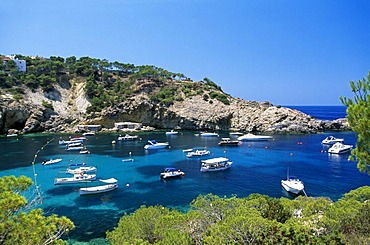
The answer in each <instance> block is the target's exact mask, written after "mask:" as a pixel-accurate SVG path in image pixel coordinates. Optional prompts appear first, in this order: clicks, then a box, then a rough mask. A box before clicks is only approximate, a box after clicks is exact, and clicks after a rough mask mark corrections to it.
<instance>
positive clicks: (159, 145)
mask: <svg viewBox="0 0 370 245" xmlns="http://www.w3.org/2000/svg"><path fill="white" fill-rule="evenodd" d="M167 146H169V144H168V143H167V142H165V143H158V142H157V141H156V140H148V144H146V145H145V146H144V149H145V150H157V149H163V148H166V147H167Z"/></svg>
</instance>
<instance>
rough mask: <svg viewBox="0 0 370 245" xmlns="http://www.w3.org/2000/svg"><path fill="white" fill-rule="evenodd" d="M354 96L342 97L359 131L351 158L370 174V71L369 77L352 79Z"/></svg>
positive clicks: (353, 123) (350, 123) (351, 124)
mask: <svg viewBox="0 0 370 245" xmlns="http://www.w3.org/2000/svg"><path fill="white" fill-rule="evenodd" d="M350 85H351V89H352V92H353V93H354V98H353V99H350V98H346V97H342V98H341V101H342V103H343V104H344V105H346V106H347V119H348V123H349V125H350V126H351V128H352V130H353V131H354V132H356V133H357V142H356V148H355V149H353V150H352V152H351V154H352V156H351V159H352V160H354V159H356V161H357V167H358V169H359V170H360V171H361V172H367V173H368V174H369V175H370V72H369V73H368V75H367V78H366V79H365V78H363V79H362V80H358V81H357V82H356V83H355V82H353V81H350Z"/></svg>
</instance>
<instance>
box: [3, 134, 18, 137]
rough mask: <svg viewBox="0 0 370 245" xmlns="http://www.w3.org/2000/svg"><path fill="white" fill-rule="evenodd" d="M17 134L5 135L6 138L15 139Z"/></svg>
mask: <svg viewBox="0 0 370 245" xmlns="http://www.w3.org/2000/svg"><path fill="white" fill-rule="evenodd" d="M17 136H18V134H7V135H6V137H17Z"/></svg>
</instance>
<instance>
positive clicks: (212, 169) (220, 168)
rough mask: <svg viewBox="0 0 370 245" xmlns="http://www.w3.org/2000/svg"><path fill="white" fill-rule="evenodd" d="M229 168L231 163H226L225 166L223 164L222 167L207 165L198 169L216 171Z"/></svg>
mask: <svg viewBox="0 0 370 245" xmlns="http://www.w3.org/2000/svg"><path fill="white" fill-rule="evenodd" d="M229 168H231V164H228V165H226V166H224V167H216V168H212V167H211V168H209V167H201V168H200V171H201V172H216V171H224V170H227V169H229Z"/></svg>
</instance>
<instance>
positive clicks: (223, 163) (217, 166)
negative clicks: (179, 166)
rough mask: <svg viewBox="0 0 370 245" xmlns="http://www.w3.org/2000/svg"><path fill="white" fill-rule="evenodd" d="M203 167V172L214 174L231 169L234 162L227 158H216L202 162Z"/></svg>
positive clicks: (201, 169)
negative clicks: (214, 172)
mask: <svg viewBox="0 0 370 245" xmlns="http://www.w3.org/2000/svg"><path fill="white" fill-rule="evenodd" d="M201 163H202V166H201V168H200V171H201V172H213V171H222V170H226V169H229V168H230V167H231V165H232V164H233V162H232V161H229V159H227V158H226V157H216V158H211V159H207V160H202V161H201Z"/></svg>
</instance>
